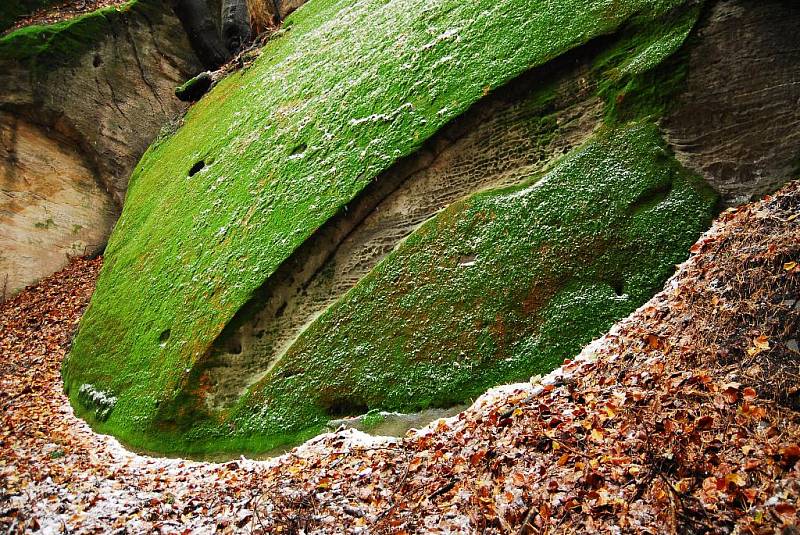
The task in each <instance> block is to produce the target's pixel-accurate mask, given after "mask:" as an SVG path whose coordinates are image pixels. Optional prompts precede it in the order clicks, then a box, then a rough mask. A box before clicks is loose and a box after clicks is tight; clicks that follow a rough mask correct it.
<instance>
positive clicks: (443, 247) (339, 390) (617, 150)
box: [231, 123, 716, 435]
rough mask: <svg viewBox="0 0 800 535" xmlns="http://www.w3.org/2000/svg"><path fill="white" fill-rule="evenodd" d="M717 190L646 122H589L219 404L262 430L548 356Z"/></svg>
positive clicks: (537, 369) (435, 230) (684, 246)
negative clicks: (563, 150) (534, 173)
mask: <svg viewBox="0 0 800 535" xmlns="http://www.w3.org/2000/svg"><path fill="white" fill-rule="evenodd" d="M715 200H716V198H715V196H714V194H713V193H712V192H711V190H710V189H709V188H708V187H707V186H705V185H704V184H703V183H702V181H700V180H699V179H696V178H694V177H693V176H691V175H689V174H688V173H686V172H685V171H683V170H682V169H681V168H680V166H679V165H678V164H677V163H676V162H675V160H674V159H673V158H672V157H671V156H670V155H669V153H668V152H667V150H666V147H665V146H664V144H663V142H662V141H661V139H660V137H659V135H658V132H657V129H656V127H655V126H654V125H652V124H650V123H642V124H633V125H629V126H627V127H625V128H624V129H622V130H619V131H617V130H615V131H610V132H607V133H604V134H601V135H600V136H599V137H598V138H597V139H595V140H594V141H592V142H590V143H588V144H587V145H585V146H584V147H582V148H580V149H577V150H576V151H574V152H573V153H571V154H570V155H569V156H568V157H566V158H565V159H564V160H563V161H562V162H561V163H560V164H559V165H558V166H556V167H555V168H554V169H553V170H552V171H551V172H549V173H548V174H546V175H545V176H544V177H542V178H541V179H540V180H538V181H537V182H535V183H533V184H530V185H525V186H522V187H518V188H512V189H508V190H504V191H499V192H498V191H495V192H488V193H481V194H478V195H475V196H473V197H471V198H469V199H467V200H465V201H463V202H460V203H456V204H454V205H452V206H450V207H449V208H448V209H447V210H446V211H445V212H444V213H442V214H441V215H439V216H438V217H436V218H435V219H433V220H431V221H430V222H428V223H427V224H425V225H424V226H423V227H422V228H421V229H420V230H419V231H417V232H415V233H414V234H413V235H412V236H411V237H409V238H408V240H406V241H405V242H404V243H403V244H402V245H401V246H400V247H399V248H398V249H397V250H396V251H394V252H393V253H392V254H391V255H390V256H388V257H387V258H386V259H385V260H384V261H383V262H382V263H381V264H380V265H379V266H378V267H377V268H376V269H375V270H373V272H372V273H370V274H369V275H368V276H367V277H366V278H365V279H363V280H362V281H361V282H360V283H359V284H358V285H357V286H356V287H355V288H354V289H353V290H352V291H351V292H349V293H348V294H347V295H346V296H345V297H344V298H343V299H341V300H340V301H339V302H338V303H336V304H335V305H334V306H333V307H331V308H330V309H329V310H328V311H327V312H326V313H325V314H324V315H323V316H322V317H321V318H320V319H319V320H318V321H316V322H315V323H314V324H313V325H312V326H311V327H310V328H309V329H307V330H306V331H305V332H304V333H303V334H302V335H301V336H300V338H299V339H298V341H297V342H296V343H295V344H294V345H293V346H292V348H290V350H289V351H288V352H287V354H286V355H285V356H284V357H283V358H282V359H281V361H280V362H279V363H278V364H277V365H276V366H275V368H274V369H273V370H272V371H271V372H270V374H269V375H268V376H267V377H265V378H264V379H263V380H262V381H261V382H260V383H258V384H256V385H254V386H253V387H252V388H251V389H250V392H251V395H250V396H248V397H246V398H245V399H244V400H243V401H242V403H241V404H240V405H239V406H238V407H237V408H236V409H235V410H234V414H233V416H232V418H231V419H232V421H233V422H235V424H236V429H237V430H242V431H241V432H244V433H246V434H258V433H263V434H265V435H270V434H272V433H275V432H278V431H280V432H285V431H287V430H295V429H302V428H304V427H305V426H306V425H308V424H309V422H324V421H325V420H326V419H328V418H330V417H331V415H330V414H329V408H330V407H332V406H336V407H341V406H347V404H353V405H367V406H368V407H369V408H370V409H372V410H374V409H381V410H400V411H415V410H421V409H424V408H427V407H430V406H448V405H450V404H453V403H457V402H462V401H464V400H465V399H469V398H470V397H472V396H475V395H478V394H480V393H481V392H483V391H484V390H485V389H486V388H487V387H490V386H492V385H495V384H498V383H503V382H509V381H516V380H522V379H527V378H528V377H530V376H531V375H533V374H536V373H546V372H549V371H550V370H552V369H553V368H554V367H556V366H557V365H558V364H560V362H561V361H562V360H563V359H564V358H568V357H571V356H573V355H574V354H575V353H577V351H579V350H580V348H581V347H583V346H584V345H585V344H586V343H588V342H589V341H591V340H592V339H593V338H595V337H596V336H599V335H600V334H602V333H603V332H605V331H606V330H607V329H608V328H609V327H610V326H611V325H612V324H613V323H614V321H616V320H617V319H619V318H621V317H624V316H625V315H627V314H628V313H630V312H632V311H633V310H634V309H636V308H637V307H638V306H640V305H641V304H642V303H644V302H645V301H646V300H647V299H648V298H649V297H650V296H651V295H652V294H653V293H654V292H655V291H656V290H657V289H659V288H660V287H661V285H662V284H663V281H664V280H665V278H666V277H667V276H669V275H670V274H671V273H672V270H673V269H674V265H675V264H676V263H678V262H680V261H682V260H684V259H685V257H686V255H687V251H688V248H689V246H690V245H691V244H692V243H693V242H694V241H695V239H696V238H697V236H698V235H699V234H700V233H701V232H702V231H703V230H704V229H705V228H706V227H707V225H708V224H709V223H710V220H711V217H712V214H713V208H714V205H715ZM473 262H474V264H473ZM265 407H266V408H268V410H264V408H265Z"/></svg>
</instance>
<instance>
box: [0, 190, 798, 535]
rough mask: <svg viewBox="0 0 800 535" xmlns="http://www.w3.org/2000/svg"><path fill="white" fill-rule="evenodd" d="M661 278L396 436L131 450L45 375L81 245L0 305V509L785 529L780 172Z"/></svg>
mask: <svg viewBox="0 0 800 535" xmlns="http://www.w3.org/2000/svg"><path fill="white" fill-rule="evenodd" d="M692 253H693V254H692V257H691V258H690V259H689V260H688V261H687V262H685V263H684V264H682V265H681V266H679V269H678V272H677V273H676V275H675V276H674V277H673V278H672V279H671V280H670V281H669V282H668V283H667V285H666V287H665V290H664V291H663V292H661V293H660V294H658V295H657V296H656V297H654V298H653V299H652V300H651V301H650V302H648V303H647V304H646V305H645V306H643V307H642V308H640V309H639V310H638V311H637V312H635V313H634V314H633V315H632V316H631V317H629V318H628V319H626V320H624V321H622V322H620V323H619V324H618V325H617V326H615V327H614V329H612V330H611V332H610V333H609V334H607V335H606V336H605V337H603V338H601V339H600V340H598V341H596V342H594V343H593V344H591V345H590V346H589V347H587V348H586V349H585V350H584V351H583V352H582V353H581V354H580V355H579V356H578V357H577V358H575V359H574V360H572V361H565V364H564V365H563V366H562V367H561V368H559V369H558V370H556V371H555V372H553V373H552V374H550V375H548V376H546V377H544V378H534V379H532V380H531V381H530V382H528V383H521V384H516V385H507V386H503V387H499V388H497V389H494V390H491V391H489V392H487V393H486V394H485V395H484V396H482V397H481V398H479V399H478V400H477V401H476V403H475V404H474V405H473V406H472V407H470V408H469V409H467V410H466V411H464V412H462V413H460V414H459V415H457V416H454V417H452V418H449V419H446V420H439V421H437V422H434V423H432V424H431V425H430V426H428V427H426V428H424V429H422V430H419V431H410V432H409V433H408V434H407V435H406V436H405V437H403V438H400V439H397V438H387V437H370V436H368V435H364V434H362V433H359V432H357V431H352V430H347V431H339V432H338V433H333V434H327V435H322V436H320V437H317V438H316V439H314V440H312V441H310V442H308V443H306V444H304V445H302V446H300V447H298V448H296V449H294V450H292V451H291V452H289V453H287V454H285V455H283V456H281V457H278V458H276V459H272V460H269V461H251V460H246V459H241V460H238V461H233V462H228V463H207V462H193V461H185V460H180V459H162V458H150V457H145V456H140V455H137V454H135V453H131V452H129V451H127V450H125V449H124V448H123V447H121V446H120V445H119V443H118V442H117V441H116V440H115V439H113V438H111V437H108V436H103V435H97V434H94V433H93V432H92V431H91V430H90V428H89V427H88V426H87V425H86V424H85V423H84V422H83V421H81V420H80V419H77V418H76V417H75V416H74V415H73V412H72V410H71V408H70V407H69V404H68V402H67V400H66V398H65V396H64V394H63V392H62V383H61V380H60V376H59V370H60V365H61V360H62V358H63V356H64V354H65V352H66V351H67V348H68V346H69V341H70V339H71V336H72V335H73V333H74V331H75V328H76V326H77V323H78V321H79V318H80V315H81V312H82V311H83V309H84V307H85V306H86V305H87V303H88V301H89V298H90V295H91V293H92V289H93V285H94V281H95V279H96V277H97V273H98V271H99V269H100V264H101V261H100V260H99V259H98V260H82V259H79V260H75V261H73V262H72V263H71V264H70V266H69V267H67V268H66V269H64V270H63V271H61V272H60V273H57V274H55V275H53V276H52V277H50V278H48V279H46V280H44V281H42V282H41V283H40V284H38V285H37V286H34V287H31V288H28V289H26V290H25V291H23V292H22V293H21V294H19V295H17V296H16V297H14V298H12V299H11V300H9V301H7V302H6V303H4V304H2V305H0V412H1V413H2V414H1V415H0V419H1V420H0V527H3V528H5V529H6V530H8V531H9V532H12V533H17V532H23V531H37V530H41V531H42V532H45V533H94V532H117V533H145V532H147V533H151V532H161V533H190V532H191V533H213V532H222V533H234V532H236V533H241V532H245V533H247V532H253V533H343V532H348V533H350V532H352V533H475V532H481V533H588V532H600V533H653V534H656V533H659V534H660V533H730V532H733V533H785V534H794V533H800V529H798V508H800V413H799V412H798V408H800V399H798V398H800V375H799V374H798V368H799V366H798V362H800V353H799V350H798V340H797V339H798V337H799V336H800V333H798V330H799V329H800V301H799V299H800V264H798V262H800V182H795V183H793V184H791V185H789V186H787V187H786V188H784V190H783V191H782V192H781V193H779V194H777V195H774V196H771V197H767V198H766V199H765V200H763V201H760V202H757V203H753V204H750V205H747V206H745V207H742V208H739V209H735V210H729V211H726V212H724V213H723V214H722V215H721V216H720V218H719V219H718V221H717V222H716V223H715V225H714V227H713V228H712V229H711V230H710V231H709V232H708V233H706V234H705V235H704V236H703V238H702V239H701V240H700V241H699V242H698V243H697V244H695V245H694V246H693V247H692Z"/></svg>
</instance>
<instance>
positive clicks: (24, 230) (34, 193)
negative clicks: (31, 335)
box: [0, 112, 118, 297]
mask: <svg viewBox="0 0 800 535" xmlns="http://www.w3.org/2000/svg"><path fill="white" fill-rule="evenodd" d="M117 215H118V208H117V206H116V205H115V204H114V202H113V201H112V200H111V197H110V196H109V195H108V194H107V193H106V191H105V190H104V189H103V188H101V187H100V185H99V183H98V181H97V177H96V176H95V173H94V171H93V170H92V168H91V166H90V165H89V164H88V163H87V162H86V161H84V160H83V159H82V158H81V154H80V153H78V152H76V151H75V147H74V145H73V144H72V143H71V142H70V141H69V140H65V139H63V138H60V137H59V136H57V135H54V134H53V133H52V132H47V131H45V130H44V129H43V128H40V127H38V126H36V125H33V124H31V123H29V122H26V121H25V120H24V119H19V118H17V117H14V116H12V115H10V114H8V113H5V112H0V229H2V232H0V251H2V253H0V286H2V296H1V297H7V296H8V295H10V294H12V293H14V292H16V291H17V290H20V289H22V288H23V287H25V286H26V285H28V284H30V283H31V282H33V281H35V280H37V279H39V278H41V277H44V276H46V275H49V274H50V273H53V272H55V271H58V270H59V269H61V268H62V267H63V266H64V263H65V260H66V259H67V257H68V256H69V255H72V256H80V255H85V254H92V253H96V252H98V251H99V250H100V249H102V247H103V246H104V245H105V241H106V239H107V237H108V234H109V233H110V232H111V227H112V226H113V224H114V222H115V221H116V218H117Z"/></svg>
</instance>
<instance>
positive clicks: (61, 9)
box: [0, 0, 128, 35]
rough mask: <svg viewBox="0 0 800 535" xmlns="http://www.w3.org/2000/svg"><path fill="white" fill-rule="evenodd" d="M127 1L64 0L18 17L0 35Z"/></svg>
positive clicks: (52, 22) (67, 18) (70, 17)
mask: <svg viewBox="0 0 800 535" xmlns="http://www.w3.org/2000/svg"><path fill="white" fill-rule="evenodd" d="M3 1H5V0H3ZM127 1H128V0H65V1H64V2H60V3H58V4H56V5H53V6H49V7H44V8H42V9H39V10H37V11H35V12H34V13H32V14H30V15H27V16H25V17H20V18H19V19H18V20H17V21H16V22H15V23H14V25H13V26H11V27H10V28H8V29H7V30H5V31H4V32H2V33H0V35H2V34H5V33H11V32H13V31H14V30H17V29H19V28H22V27H23V26H31V25H33V24H54V23H56V22H61V21H63V20H69V19H72V18H75V17H77V16H79V15H83V14H85V13H91V12H92V11H97V10H98V9H100V8H104V7H110V6H118V5H122V4H124V3H126V2H127Z"/></svg>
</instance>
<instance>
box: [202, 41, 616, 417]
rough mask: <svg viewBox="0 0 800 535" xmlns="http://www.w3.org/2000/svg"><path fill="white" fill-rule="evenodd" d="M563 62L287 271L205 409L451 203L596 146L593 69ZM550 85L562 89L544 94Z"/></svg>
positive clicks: (266, 364)
mask: <svg viewBox="0 0 800 535" xmlns="http://www.w3.org/2000/svg"><path fill="white" fill-rule="evenodd" d="M570 58H571V56H570ZM557 63H558V64H557V65H556V66H555V68H554V67H553V66H549V67H548V68H547V69H539V70H537V71H535V72H532V73H529V74H528V75H526V76H525V77H523V79H521V80H518V81H517V82H515V83H514V84H512V86H511V87H508V88H505V89H504V90H503V91H501V92H499V94H496V95H493V96H492V97H491V98H489V99H487V101H484V102H481V103H480V104H479V105H477V106H475V108H474V109H473V110H470V112H468V113H467V114H465V115H464V116H462V117H460V118H459V119H457V120H456V121H454V122H453V124H451V125H449V126H448V127H446V128H445V129H444V130H443V131H442V132H441V133H439V134H437V135H436V136H435V137H434V138H433V139H432V140H430V141H429V142H428V143H426V146H425V148H423V149H422V150H420V151H418V152H417V153H416V154H415V155H414V156H412V157H410V158H408V159H406V160H405V161H403V162H401V163H400V164H398V165H396V166H394V167H393V168H391V169H390V170H389V171H388V172H386V173H384V174H383V175H382V176H380V177H378V178H377V179H376V184H377V187H374V188H371V189H370V190H369V191H368V193H367V194H366V195H362V196H361V197H360V198H359V199H358V200H357V201H356V202H354V203H351V204H350V205H349V206H348V210H347V213H346V214H345V216H344V217H342V218H340V219H338V220H337V221H336V222H333V223H332V224H329V225H326V228H325V230H323V231H322V232H320V233H318V235H317V236H316V237H315V238H312V239H311V240H309V242H308V243H307V244H306V245H305V246H304V247H303V248H302V250H301V251H300V252H299V254H295V255H294V257H293V258H292V259H291V260H290V261H289V262H287V263H286V264H284V266H282V268H281V270H280V271H279V272H278V273H276V274H275V275H274V276H273V277H272V278H271V279H270V281H269V283H268V285H267V286H266V287H265V288H263V289H262V291H261V292H259V294H258V297H257V298H256V299H254V301H253V302H252V303H251V304H250V305H249V306H248V307H245V308H244V309H243V311H242V313H241V314H240V317H243V319H240V320H238V321H237V319H234V321H233V322H232V325H231V326H232V328H231V329H228V330H227V331H226V332H225V333H223V335H222V336H221V338H220V339H219V340H217V342H216V343H215V347H214V350H212V351H214V354H213V355H212V358H211V361H210V363H209V364H208V365H209V369H208V372H207V373H208V377H209V382H210V384H211V389H212V390H211V392H212V393H211V394H210V395H209V396H208V397H207V398H206V401H207V402H208V403H209V404H210V405H211V406H212V407H213V408H220V407H223V406H226V405H230V404H231V403H232V402H234V401H236V399H238V398H239V396H241V395H242V393H243V392H244V390H245V388H246V387H247V386H250V384H252V383H254V382H256V381H257V380H259V379H260V378H261V377H263V376H264V375H265V374H267V373H268V372H269V370H271V369H272V367H273V366H274V364H275V363H276V362H277V359H278V358H279V357H280V356H281V355H282V354H283V353H284V352H285V351H286V350H287V349H288V348H289V346H290V345H291V344H292V343H293V342H294V341H295V339H296V338H297V336H299V335H300V333H301V332H303V330H304V329H305V328H307V327H308V326H309V325H310V324H311V323H313V322H314V320H316V319H317V318H318V317H319V316H320V315H321V314H322V313H323V312H324V311H325V310H327V309H328V307H330V306H331V305H332V304H333V303H335V302H336V301H337V300H338V299H339V298H341V297H342V296H343V295H344V294H345V293H347V292H348V291H349V290H350V289H351V288H353V287H354V286H355V285H356V284H357V283H358V282H359V281H360V280H361V279H362V278H363V277H364V276H366V275H367V274H368V273H369V272H370V271H371V270H372V269H373V268H374V267H375V266H376V265H377V264H378V263H379V262H380V261H381V260H382V259H383V258H385V257H386V255H387V254H389V253H390V252H391V251H392V250H393V249H394V248H395V247H397V246H398V244H400V242H401V241H402V240H403V239H405V238H406V237H407V236H409V235H410V234H411V233H412V232H413V231H414V230H416V229H417V228H418V227H419V225H421V224H422V223H424V222H425V221H427V220H428V219H430V218H431V217H433V216H435V215H436V214H437V213H438V212H440V211H441V210H443V209H445V208H446V207H447V206H449V205H450V204H451V203H453V202H455V201H457V200H459V199H462V198H464V197H467V196H468V195H471V194H474V193H476V192H479V191H482V190H487V189H493V188H502V187H507V186H512V185H515V184H519V183H521V182H522V181H524V180H525V179H527V178H528V177H530V176H531V175H533V174H535V173H538V172H540V171H542V170H543V169H545V168H546V167H547V166H548V164H550V163H551V162H552V161H553V160H554V159H556V158H558V157H560V156H562V155H564V154H566V153H567V152H569V151H570V150H571V149H573V148H574V147H576V146H578V145H580V144H581V143H582V142H584V141H585V140H586V139H588V138H589V137H590V136H591V134H592V133H593V132H594V131H595V129H596V128H597V127H599V126H600V124H601V118H602V102H601V101H600V99H598V98H597V97H595V96H594V94H593V93H592V91H591V90H590V87H589V85H588V84H587V83H586V82H585V80H586V77H588V71H589V64H588V61H587V60H586V58H581V59H580V61H579V63H578V64H577V65H575V62H574V61H568V60H562V61H560V62H557ZM542 79H555V80H556V82H555V83H552V84H549V85H547V86H545V87H544V88H543V87H542V84H541V80H542ZM580 80H584V83H583V84H581V83H579V81H580ZM250 316H252V317H250ZM244 318H247V319H244ZM240 323H241V325H240Z"/></svg>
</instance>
